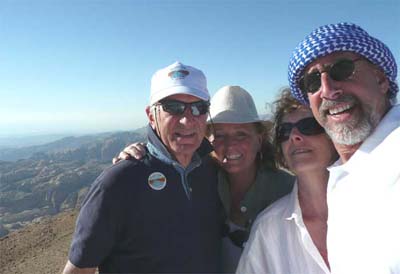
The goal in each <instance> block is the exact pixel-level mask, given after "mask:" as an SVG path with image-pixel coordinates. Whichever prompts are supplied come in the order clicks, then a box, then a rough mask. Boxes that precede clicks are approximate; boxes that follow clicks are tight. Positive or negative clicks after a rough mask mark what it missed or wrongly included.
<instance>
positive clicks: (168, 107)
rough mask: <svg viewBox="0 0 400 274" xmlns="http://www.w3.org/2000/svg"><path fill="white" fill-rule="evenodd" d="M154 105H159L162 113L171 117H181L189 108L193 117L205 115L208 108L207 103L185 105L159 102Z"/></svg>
mask: <svg viewBox="0 0 400 274" xmlns="http://www.w3.org/2000/svg"><path fill="white" fill-rule="evenodd" d="M156 105H161V107H162V109H163V110H164V111H166V112H168V113H169V114H172V115H182V114H183V113H184V112H185V110H186V108H189V109H190V111H191V113H192V115H193V116H200V115H203V114H206V113H207V112H208V110H209V108H210V102H209V101H197V102H193V103H185V102H181V101H177V100H161V101H160V102H158V103H156Z"/></svg>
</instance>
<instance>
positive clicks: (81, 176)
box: [0, 128, 145, 237]
mask: <svg viewBox="0 0 400 274" xmlns="http://www.w3.org/2000/svg"><path fill="white" fill-rule="evenodd" d="M144 132H145V130H144V128H141V129H138V130H136V131H134V132H117V133H102V134H95V135H87V136H81V137H65V138H62V139H60V140H57V141H54V142H51V143H48V144H44V145H38V146H30V147H25V148H17V149H2V150H0V159H1V160H0V237H2V236H4V235H7V234H8V233H9V232H10V231H13V230H16V229H19V228H21V227H23V226H25V225H26V224H28V223H30V222H32V221H34V220H36V221H37V220H39V219H40V218H43V217H45V216H49V215H54V214H57V213H59V212H62V211H65V210H68V209H75V208H77V207H79V205H80V202H81V201H82V199H83V197H84V195H85V193H86V191H87V189H88V186H89V185H90V184H91V183H92V182H93V181H94V179H95V178H96V177H97V176H98V175H99V174H100V173H101V171H102V170H103V169H104V168H105V167H107V166H109V165H111V160H112V158H113V157H114V156H115V155H117V153H118V152H119V151H121V150H122V149H123V148H124V147H125V146H126V145H128V144H130V143H132V142H139V141H144V140H145V133H144Z"/></svg>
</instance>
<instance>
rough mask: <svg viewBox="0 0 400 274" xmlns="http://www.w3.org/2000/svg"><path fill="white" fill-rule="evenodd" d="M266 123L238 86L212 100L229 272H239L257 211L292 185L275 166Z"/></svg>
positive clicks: (221, 91)
mask: <svg viewBox="0 0 400 274" xmlns="http://www.w3.org/2000/svg"><path fill="white" fill-rule="evenodd" d="M265 123H266V122H265V121H262V120H261V119H260V117H259V116H258V113H257V110H256V107H255V104H254V101H253V98H252V97H251V95H250V94H249V93H248V92H247V91H246V90H244V89H243V88H241V87H239V86H225V87H222V88H221V89H219V90H218V91H217V92H216V93H215V95H214V96H213V97H212V98H211V106H210V118H209V121H208V133H207V135H208V139H209V140H210V141H211V143H212V145H213V146H214V152H213V156H214V158H215V159H216V162H217V163H218V165H219V166H220V167H221V169H220V171H219V174H218V191H219V195H220V197H221V201H222V203H223V206H224V209H225V212H226V214H227V217H228V218H227V220H226V229H225V235H224V238H223V246H222V264H223V265H222V267H223V270H224V271H227V272H233V271H235V269H236V266H237V263H238V261H239V258H240V255H241V252H242V248H243V246H244V243H245V242H246V241H247V238H248V234H249V231H250V228H251V225H252V223H253V221H254V220H255V218H256V216H257V214H258V213H259V212H260V211H262V210H263V209H264V208H266V207H267V206H269V205H270V204H271V203H272V202H274V201H275V200H277V199H279V198H280V197H282V196H284V195H286V194H287V193H289V192H290V191H291V189H292V186H293V177H292V176H290V175H289V174H288V173H286V172H284V171H282V170H279V169H277V168H276V165H275V159H274V149H273V147H272V145H271V143H270V141H269V140H270V138H269V132H268V128H267V127H266V125H265Z"/></svg>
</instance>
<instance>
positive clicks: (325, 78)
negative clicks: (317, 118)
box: [321, 72, 343, 100]
mask: <svg viewBox="0 0 400 274" xmlns="http://www.w3.org/2000/svg"><path fill="white" fill-rule="evenodd" d="M342 92H343V91H342V89H341V88H340V84H339V83H338V82H337V81H335V80H333V79H332V78H331V77H330V76H329V73H327V72H323V73H321V97H322V98H325V99H329V100H335V99H337V98H338V97H339V96H340V95H341V94H342Z"/></svg>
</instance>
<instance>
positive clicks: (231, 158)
mask: <svg viewBox="0 0 400 274" xmlns="http://www.w3.org/2000/svg"><path fill="white" fill-rule="evenodd" d="M241 156H242V155H241V154H230V155H226V156H225V157H226V159H228V160H237V159H239V158H240V157H241Z"/></svg>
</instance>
